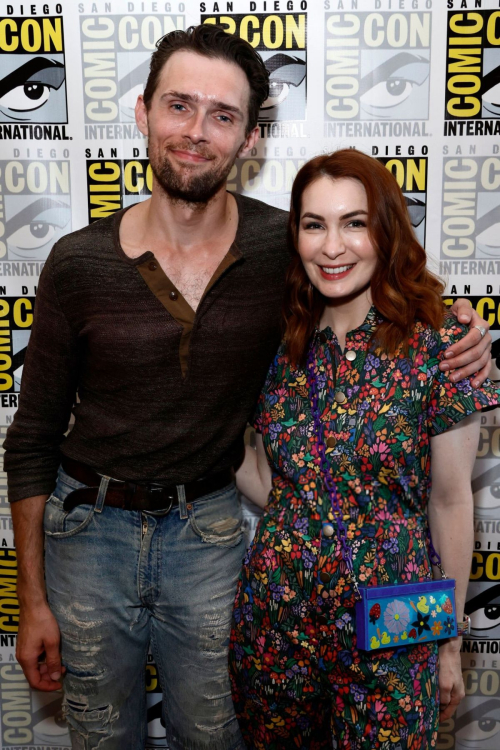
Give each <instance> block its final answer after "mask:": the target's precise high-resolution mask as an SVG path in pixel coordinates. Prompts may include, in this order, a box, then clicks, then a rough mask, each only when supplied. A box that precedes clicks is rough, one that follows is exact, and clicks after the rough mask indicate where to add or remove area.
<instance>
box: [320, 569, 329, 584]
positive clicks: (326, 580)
mask: <svg viewBox="0 0 500 750" xmlns="http://www.w3.org/2000/svg"><path fill="white" fill-rule="evenodd" d="M330 579H331V575H330V574H329V573H325V572H324V571H323V573H320V574H319V580H320V581H321V583H330Z"/></svg>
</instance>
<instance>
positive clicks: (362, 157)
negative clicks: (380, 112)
mask: <svg viewBox="0 0 500 750" xmlns="http://www.w3.org/2000/svg"><path fill="white" fill-rule="evenodd" d="M320 177H329V178H330V179H332V180H336V179H341V178H351V179H355V180H359V182H361V183H362V185H363V187H364V188H365V191H366V195H367V199H368V231H369V234H370V238H371V240H372V243H373V245H374V247H375V249H376V252H377V255H378V259H379V262H378V264H377V267H376V270H375V273H374V274H373V277H372V280H371V293H372V299H373V304H374V305H375V307H376V308H377V310H378V312H379V313H380V314H381V315H382V317H383V318H384V320H383V322H382V323H381V325H380V326H379V327H378V329H377V331H376V334H375V338H376V343H377V346H378V347H379V348H380V349H381V350H382V351H385V352H387V353H388V354H392V353H394V352H395V351H396V350H397V349H398V347H399V346H400V345H401V344H402V345H403V346H405V347H406V345H407V341H408V339H409V337H410V334H411V329H412V326H413V324H414V322H415V320H416V319H417V318H418V319H419V320H421V321H422V322H424V323H427V324H428V325H430V326H431V327H432V328H435V329H439V328H440V327H441V325H442V322H443V317H444V306H443V302H442V299H441V295H442V293H443V291H444V283H443V282H442V281H441V279H439V278H438V277H437V276H435V275H434V274H433V273H431V272H430V271H429V270H428V269H427V268H426V255H425V250H424V249H423V247H422V246H421V245H420V244H419V243H418V241H417V239H416V238H415V235H414V233H413V229H412V226H411V223H410V218H409V216H408V211H407V208H406V203H405V199H404V196H403V194H402V192H401V190H400V189H399V186H398V184H397V182H396V179H395V178H394V176H393V175H392V174H391V172H389V171H388V170H387V169H386V168H385V167H384V166H383V165H382V164H381V163H380V162H379V161H377V160H376V159H373V158H372V157H371V156H367V155H366V154H363V153H362V152H361V151H355V150H354V149H343V150H341V151H336V152H335V153H333V154H327V155H325V156H317V157H315V158H314V159H311V161H309V162H307V164H304V166H303V167H302V168H301V169H300V170H299V172H298V173H297V176H296V178H295V181H294V183H293V187H292V195H291V207H290V218H289V222H288V242H289V245H290V249H291V251H292V261H291V264H290V267H289V270H288V274H287V280H286V288H285V299H284V306H283V314H284V319H285V342H286V351H287V354H288V357H289V358H290V360H291V361H292V362H294V363H295V364H299V363H303V361H304V358H305V355H306V348H307V345H308V342H309V339H310V337H311V334H312V332H313V330H314V328H315V326H317V325H318V324H319V321H320V318H321V315H322V314H323V310H324V308H325V298H324V297H323V296H322V295H321V294H320V293H319V292H318V291H317V289H315V288H314V287H312V286H311V284H310V283H309V278H308V276H307V274H306V272H305V270H304V266H303V265H302V261H301V259H300V256H299V254H298V251H297V247H298V245H297V243H298V234H299V223H300V211H301V201H302V194H303V193H304V190H305V189H306V188H307V187H308V186H309V185H311V183H313V182H314V181H315V180H317V179H319V178H320Z"/></svg>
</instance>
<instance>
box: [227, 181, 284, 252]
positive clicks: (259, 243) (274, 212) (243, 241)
mask: <svg viewBox="0 0 500 750" xmlns="http://www.w3.org/2000/svg"><path fill="white" fill-rule="evenodd" d="M236 200H237V201H238V209H239V211H240V217H239V227H238V242H239V244H240V247H241V249H242V250H243V252H244V254H245V255H246V256H247V257H248V258H250V257H253V258H254V259H262V260H263V261H264V260H265V261H266V263H267V262H268V261H269V258H272V259H274V260H275V262H276V263H278V264H281V265H283V264H288V262H289V260H290V257H289V251H288V245H287V236H286V234H287V225H288V212H287V211H283V210H282V209H281V208H275V207H274V206H270V205H269V204H268V203H263V202H262V201H259V200H256V199H255V198H249V197H248V196H246V195H237V196H236Z"/></svg>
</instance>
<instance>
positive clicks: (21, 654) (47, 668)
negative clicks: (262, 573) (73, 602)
mask: <svg viewBox="0 0 500 750" xmlns="http://www.w3.org/2000/svg"><path fill="white" fill-rule="evenodd" d="M59 643H60V634H59V627H58V625H57V622H56V620H55V618H54V615H53V614H52V612H51V611H50V609H49V607H48V605H47V604H46V605H42V606H41V607H40V606H39V607H37V608H34V609H28V610H26V609H21V615H20V621H19V633H18V636H17V646H16V658H17V660H18V662H19V664H20V665H21V667H22V668H23V672H24V674H25V676H26V679H27V680H28V682H29V684H30V685H31V687H32V688H35V690H44V691H45V692H50V691H51V690H59V689H60V688H61V687H62V684H61V676H62V674H63V673H64V671H65V668H64V667H63V666H62V665H61V654H60V652H59ZM44 656H45V658H44V661H40V659H42V658H43V657H44Z"/></svg>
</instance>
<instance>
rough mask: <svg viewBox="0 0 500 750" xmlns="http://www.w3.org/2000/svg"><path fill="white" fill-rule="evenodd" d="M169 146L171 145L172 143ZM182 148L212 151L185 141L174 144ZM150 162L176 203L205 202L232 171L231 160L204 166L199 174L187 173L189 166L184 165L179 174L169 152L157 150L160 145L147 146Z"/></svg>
mask: <svg viewBox="0 0 500 750" xmlns="http://www.w3.org/2000/svg"><path fill="white" fill-rule="evenodd" d="M171 148H172V146H171ZM173 148H178V149H179V150H182V151H192V152H193V153H196V154H199V155H200V156H203V157H205V158H211V156H212V154H211V153H209V152H208V151H206V150H204V149H190V148H187V147H186V146H185V145H184V144H178V145H175V146H173ZM149 163H150V164H151V169H152V170H153V174H154V176H155V177H156V180H157V181H158V183H159V184H160V185H161V187H162V188H163V190H164V191H165V193H166V194H167V195H168V197H169V198H170V199H171V200H172V201H174V202H178V203H188V204H194V205H195V206H197V207H198V208H202V207H203V206H205V205H206V204H207V203H208V202H209V201H210V200H211V199H212V198H213V197H214V195H215V194H216V193H217V192H218V191H219V190H220V188H221V187H222V185H224V183H225V182H226V179H227V177H228V175H229V172H230V171H231V167H232V164H222V165H220V166H219V167H213V168H211V169H206V170H205V171H204V172H203V173H202V174H192V175H191V176H190V175H189V167H184V168H183V172H184V174H180V173H179V172H177V171H176V170H175V168H174V167H173V166H172V164H171V163H170V160H169V159H168V156H167V155H166V154H165V155H164V154H162V153H160V151H159V149H157V148H153V149H151V147H150V148H149Z"/></svg>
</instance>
